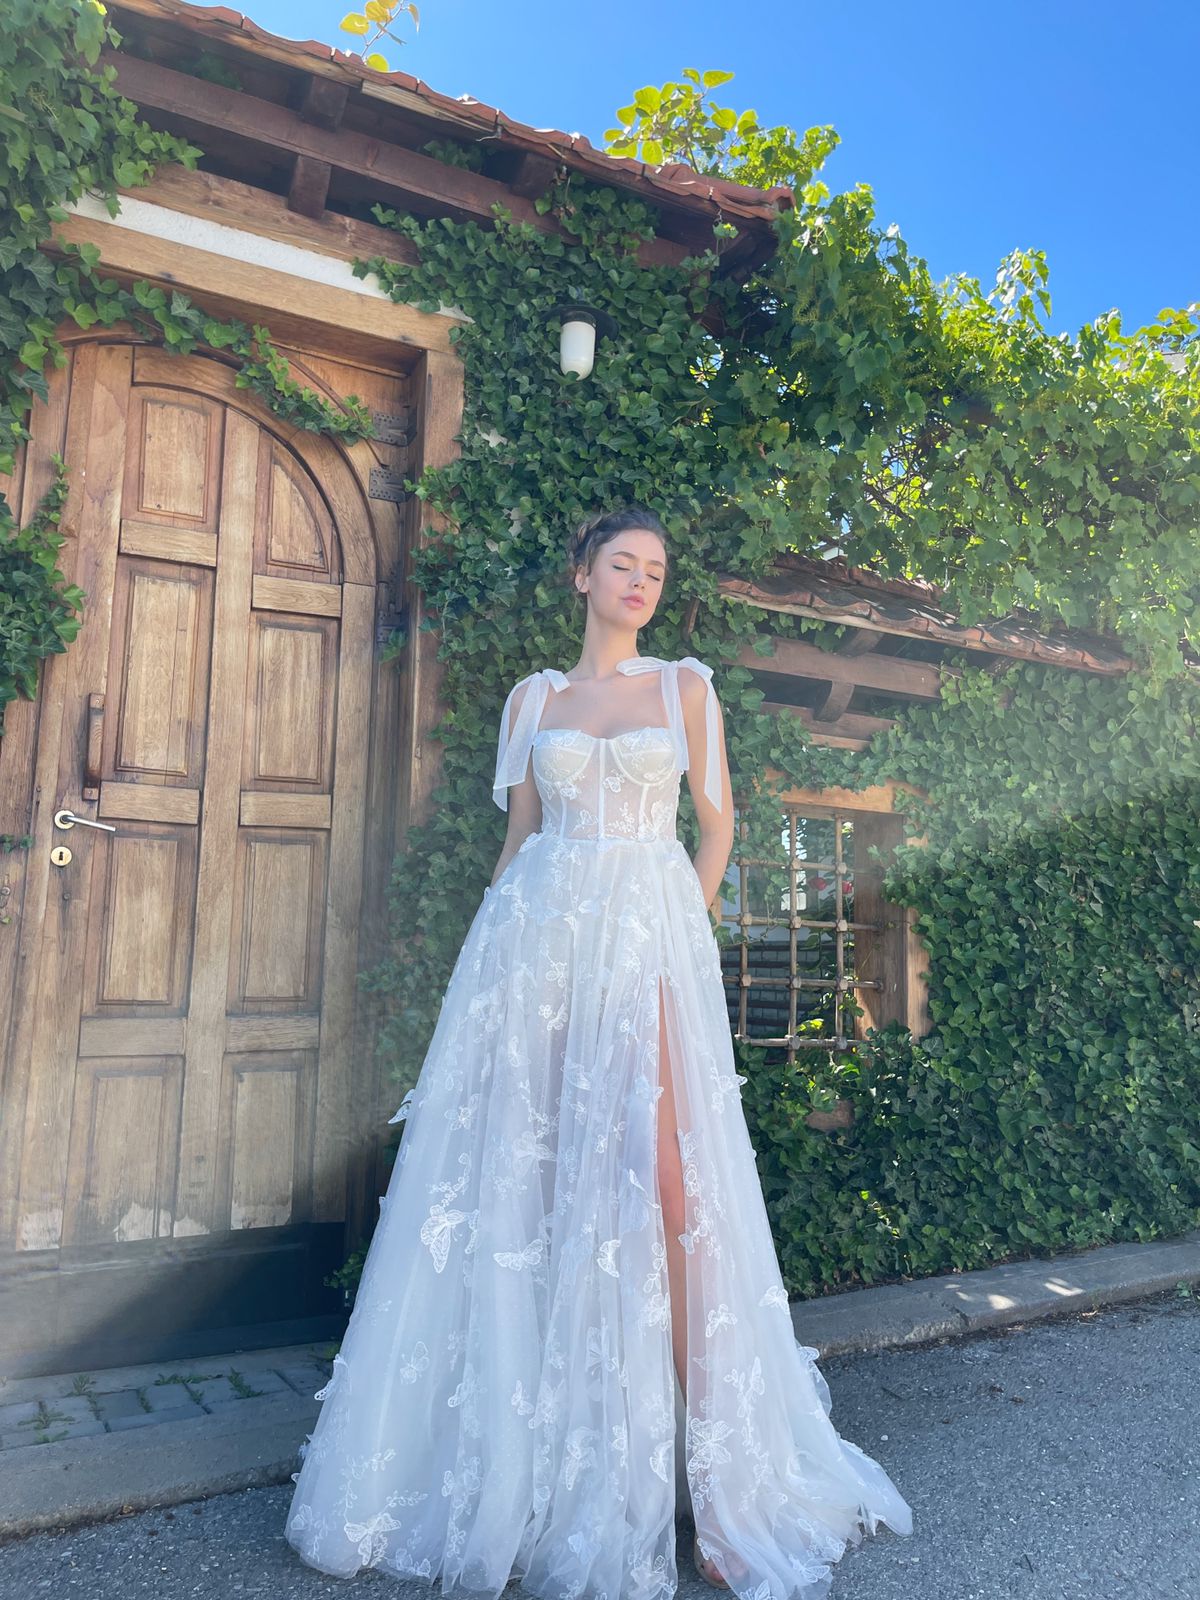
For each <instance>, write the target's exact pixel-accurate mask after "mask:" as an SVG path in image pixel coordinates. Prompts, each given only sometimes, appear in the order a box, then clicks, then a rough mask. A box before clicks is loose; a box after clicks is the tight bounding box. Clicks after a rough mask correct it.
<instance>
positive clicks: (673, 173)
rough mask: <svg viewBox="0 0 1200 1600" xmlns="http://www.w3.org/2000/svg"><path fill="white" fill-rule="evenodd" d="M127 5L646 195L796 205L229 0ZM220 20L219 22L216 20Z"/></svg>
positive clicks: (746, 208)
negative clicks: (595, 137)
mask: <svg viewBox="0 0 1200 1600" xmlns="http://www.w3.org/2000/svg"><path fill="white" fill-rule="evenodd" d="M113 3H114V7H115V9H118V10H119V9H121V0H113ZM129 9H130V10H132V11H136V13H137V14H138V15H139V16H149V17H155V18H161V19H162V20H163V21H174V22H177V23H179V24H181V25H182V26H184V27H185V28H189V29H194V30H195V31H196V32H199V33H202V34H204V35H206V36H208V37H213V36H214V35H216V34H219V32H220V31H221V30H222V25H223V26H227V27H228V28H229V29H230V30H231V31H234V30H236V31H237V32H238V33H240V34H242V35H244V36H245V37H246V38H247V39H250V40H261V41H262V42H263V43H266V44H270V45H271V46H272V54H274V55H276V56H278V55H279V54H287V55H294V56H295V57H296V64H297V66H300V65H302V62H303V58H304V57H305V56H312V57H316V58H317V59H319V60H321V61H323V62H325V63H327V64H330V65H333V66H335V67H337V68H338V69H339V70H340V71H341V72H344V73H345V74H346V76H347V77H349V78H351V79H353V80H354V81H355V82H356V83H361V82H363V81H365V80H369V81H370V82H371V83H372V84H379V83H391V84H395V85H396V87H397V88H399V89H405V90H407V91H408V92H409V93H411V94H413V95H416V96H417V97H418V98H419V99H421V100H424V101H426V102H427V103H428V105H429V107H430V110H431V112H432V113H436V114H437V115H439V116H442V117H444V116H451V117H453V118H455V119H456V120H457V121H458V122H459V123H461V124H463V125H464V127H465V128H468V129H469V128H472V127H475V128H480V129H483V130H486V132H487V133H488V134H489V135H493V136H494V135H495V134H497V133H499V135H500V138H499V141H498V142H499V143H501V144H506V145H508V146H509V147H511V148H519V149H525V150H530V151H533V152H535V153H537V154H540V155H545V156H556V157H558V158H560V159H562V160H565V161H566V162H567V163H568V164H569V165H570V166H572V167H574V168H575V169H576V170H579V171H583V172H584V173H585V174H587V175H589V176H592V177H595V178H597V179H598V180H599V181H602V182H606V183H610V184H611V183H615V184H618V185H619V186H620V187H622V188H632V189H637V190H643V191H646V192H647V198H650V199H659V200H662V201H663V202H665V203H673V204H675V205H677V206H683V207H686V208H688V209H692V210H699V211H706V212H709V213H711V214H712V215H714V216H720V217H724V218H727V219H730V220H732V219H735V218H737V219H740V220H742V221H748V222H760V223H763V224H769V223H770V222H771V220H772V218H773V217H774V216H775V215H776V214H777V212H779V211H786V210H790V209H791V208H792V207H793V206H794V205H795V196H794V195H793V193H792V191H791V189H790V188H788V187H787V185H786V184H777V185H775V186H774V187H773V188H771V189H753V188H749V187H748V186H746V185H744V184H740V183H733V182H731V181H730V180H729V179H727V178H718V177H709V176H706V175H705V174H703V173H699V172H696V171H694V170H693V169H692V168H691V167H688V166H685V165H684V164H683V163H682V162H679V161H668V162H664V163H663V164H662V165H661V166H652V165H650V164H649V163H647V162H645V161H638V160H635V159H632V158H630V157H626V156H610V155H607V154H605V152H604V151H603V150H599V149H597V148H596V146H595V145H593V144H592V143H591V141H590V140H588V139H585V138H584V136H583V135H582V134H581V133H566V132H564V131H563V130H562V129H561V128H535V127H532V126H531V125H530V124H529V123H526V122H518V121H516V120H515V119H514V118H512V117H509V116H507V115H506V114H505V113H504V112H503V111H501V110H500V109H499V108H498V107H496V106H490V105H488V104H486V103H485V102H484V101H482V100H476V99H475V98H474V97H473V96H472V95H465V94H464V95H458V96H454V95H447V94H440V93H439V92H438V91H437V90H436V89H432V88H430V86H429V85H428V84H427V83H424V82H423V81H422V80H421V79H420V78H415V77H413V76H412V74H411V73H408V72H377V71H376V70H375V69H374V68H372V67H368V66H366V65H365V63H364V62H363V61H362V59H361V57H359V56H357V55H355V54H353V52H351V51H346V50H337V49H335V48H334V47H333V46H332V45H328V44H322V43H321V42H320V41H319V40H316V39H288V38H285V37H284V36H282V35H280V34H276V33H269V32H268V31H267V30H266V29H265V28H262V27H260V26H259V25H258V23H257V22H254V21H253V20H252V19H251V18H250V17H247V16H245V15H244V14H243V13H241V12H238V11H231V10H229V9H228V7H226V6H198V5H191V4H189V3H188V0H136V4H132V3H131V4H130V6H129ZM214 24H216V25H217V26H214Z"/></svg>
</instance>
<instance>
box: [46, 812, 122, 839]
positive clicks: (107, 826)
mask: <svg viewBox="0 0 1200 1600" xmlns="http://www.w3.org/2000/svg"><path fill="white" fill-rule="evenodd" d="M77 822H80V823H82V824H83V826H84V827H85V828H103V829H104V831H105V832H106V833H116V831H117V830H116V828H115V827H114V826H113V824H112V823H111V822H93V821H92V819H91V818H90V817H77V816H76V815H75V813H74V812H73V811H69V810H67V808H66V807H65V806H64V807H63V809H62V810H61V811H56V812H55V813H54V826H55V827H56V828H73V827H74V826H75V824H76V823H77Z"/></svg>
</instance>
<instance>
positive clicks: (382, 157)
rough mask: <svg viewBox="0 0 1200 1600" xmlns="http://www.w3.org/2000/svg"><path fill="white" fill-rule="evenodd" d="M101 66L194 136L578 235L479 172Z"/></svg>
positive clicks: (440, 211) (434, 204)
mask: <svg viewBox="0 0 1200 1600" xmlns="http://www.w3.org/2000/svg"><path fill="white" fill-rule="evenodd" d="M100 61H101V65H102V66H112V67H113V68H115V70H116V74H117V76H116V79H115V82H114V84H113V87H114V88H115V89H116V90H117V91H118V93H120V94H123V95H126V96H127V97H128V98H129V99H130V100H132V101H133V102H134V103H135V104H136V105H138V106H140V107H143V108H150V109H153V110H156V111H159V112H162V113H165V114H166V115H167V117H168V118H169V119H170V121H171V122H172V123H175V124H182V125H183V126H184V127H186V128H187V129H188V130H189V137H192V136H193V133H194V137H195V138H196V139H199V140H200V141H203V137H204V130H205V129H206V128H218V129H221V130H223V131H225V132H226V133H229V134H233V135H234V136H235V137H236V138H238V139H240V140H242V141H243V142H244V144H245V145H247V146H248V147H253V148H256V149H260V150H264V149H265V150H270V151H286V152H287V154H288V155H289V156H297V155H305V156H309V157H311V158H312V159H313V160H314V161H327V162H328V163H329V165H330V166H331V167H332V168H333V170H334V171H335V172H342V173H346V174H349V175H350V176H352V177H353V178H355V179H358V180H359V181H362V182H368V183H369V184H370V186H371V188H372V190H373V191H374V192H377V193H378V194H379V197H380V199H393V200H396V201H399V202H400V203H401V204H402V205H404V206H405V207H407V208H408V209H410V210H412V211H413V212H414V213H416V214H418V215H425V216H449V217H454V218H456V219H458V220H459V221H474V222H488V223H491V222H492V221H493V220H494V219H493V214H492V207H493V206H494V205H502V206H504V207H505V208H506V209H507V210H508V211H509V212H510V213H511V215H512V218H513V220H514V221H515V222H525V223H528V224H529V225H530V226H531V227H534V228H536V229H537V230H538V231H539V232H540V233H548V234H561V235H563V236H565V237H567V238H570V239H574V238H575V235H574V234H571V233H570V232H569V230H567V229H566V228H564V227H563V226H562V225H561V224H560V223H559V221H558V219H557V218H556V217H554V216H553V215H552V214H551V213H550V212H546V213H545V214H544V215H543V214H542V213H541V212H539V211H538V210H537V209H536V207H535V206H534V204H533V201H532V200H529V199H527V198H525V197H524V196H523V195H519V194H514V193H513V191H512V190H511V189H510V188H508V187H507V186H506V185H505V184H503V183H498V182H497V181H496V180H495V179H493V178H485V177H483V176H482V175H481V174H480V173H477V172H468V171H466V170H465V169H464V168H461V167H452V166H447V165H446V164H445V163H444V162H441V161H435V160H434V159H433V158H432V157H431V156H424V155H421V154H420V153H419V152H418V151H415V150H407V149H405V148H404V147H403V146H401V145H394V144H387V143H385V142H384V141H382V140H379V139H374V138H371V137H370V135H368V134H365V133H357V132H354V131H353V130H351V129H348V128H342V129H340V130H338V131H337V132H331V131H330V130H328V129H326V128H318V127H314V126H313V125H312V124H311V123H307V122H305V120H304V119H303V117H301V116H300V115H299V114H298V113H297V112H295V111H290V110H288V108H287V107H286V106H280V105H276V104H275V103H274V102H273V101H270V100H262V99H259V98H257V97H256V96H254V95H249V94H242V93H241V92H240V91H238V90H237V89H227V88H225V87H224V85H222V84H218V83H210V82H208V81H207V80H205V79H201V78H194V77H192V76H191V75H190V74H189V73H186V72H176V71H174V70H173V69H172V68H170V67H164V66H160V65H158V64H157V63H155V62H152V61H142V60H140V59H139V58H138V57H136V56H130V55H126V54H123V53H122V52H121V51H116V50H105V51H102V52H101V58H100ZM687 253H688V252H687V247H686V246H683V245H679V244H675V243H673V242H672V241H670V240H667V239H661V238H659V239H651V240H646V241H643V242H642V243H641V244H640V245H639V246H638V249H637V251H636V257H637V260H638V263H639V265H642V266H655V265H664V266H676V265H678V263H679V262H680V261H681V260H682V259H683V258H684V256H685V255H686V254H687Z"/></svg>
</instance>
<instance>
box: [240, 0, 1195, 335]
mask: <svg viewBox="0 0 1200 1600" xmlns="http://www.w3.org/2000/svg"><path fill="white" fill-rule="evenodd" d="M229 3H230V4H231V5H232V6H233V8H234V9H241V7H242V6H243V5H246V4H247V3H248V4H249V6H250V9H249V10H248V11H247V13H246V14H247V15H248V16H250V17H251V18H253V20H254V21H255V22H257V23H259V24H260V25H261V26H262V27H264V28H268V29H269V30H270V31H271V32H272V33H278V34H282V35H284V36H285V37H288V38H295V39H302V38H313V39H320V40H323V41H324V42H326V43H329V44H335V45H337V46H338V47H339V48H342V49H356V48H358V47H359V44H360V41H356V40H355V39H354V38H352V36H351V35H349V34H345V33H341V32H340V31H339V28H338V24H339V22H340V21H341V19H342V17H343V16H344V15H345V13H346V11H347V10H351V9H356V6H357V0H345V3H342V0H286V3H285V0H229ZM418 3H419V5H420V15H421V25H420V28H419V29H416V30H414V28H413V26H412V22H411V19H410V18H408V17H407V16H403V17H401V19H400V20H399V23H398V26H397V30H396V31H397V32H398V33H399V34H400V36H401V37H402V38H404V39H405V40H406V41H407V42H406V43H405V44H404V45H403V46H398V45H389V46H388V47H387V49H386V51H385V53H386V54H387V55H388V58H389V60H390V61H391V63H392V64H393V66H395V67H399V68H402V69H403V70H404V71H406V72H411V73H413V74H414V75H415V76H417V77H419V78H421V79H423V80H424V81H425V82H426V83H428V84H429V85H430V86H431V87H432V88H434V89H437V90H439V91H441V92H442V93H444V94H450V95H458V94H463V93H466V94H471V95H473V96H475V98H476V99H479V100H482V101H484V102H486V103H487V104H489V105H494V106H498V107H499V108H500V109H501V110H502V111H504V112H505V113H507V114H508V115H509V116H511V117H512V118H514V119H515V120H517V121H520V122H527V123H530V124H532V125H533V126H535V127H554V128H563V129H566V130H567V131H577V132H579V133H582V134H584V135H586V137H587V138H589V139H591V140H592V142H593V143H594V144H597V145H602V144H603V135H604V130H605V129H606V128H608V127H611V126H613V124H614V122H615V117H614V112H615V110H616V107H617V106H618V105H623V104H627V103H628V102H629V100H630V99H631V97H632V94H633V91H634V90H635V89H637V88H640V87H641V86H642V85H643V84H647V83H652V84H656V85H658V84H662V83H664V82H666V81H668V80H670V79H677V78H678V77H679V75H680V72H681V70H682V69H683V68H684V67H696V68H697V69H699V70H701V71H704V70H707V69H710V68H721V69H723V70H726V71H732V72H733V73H735V74H736V76H735V77H734V78H733V79H732V80H731V81H730V82H729V83H727V84H725V85H723V86H722V87H721V88H720V89H719V90H717V91H716V94H717V99H718V103H719V104H722V105H729V106H732V107H733V108H734V109H735V110H738V111H741V110H743V109H745V108H747V107H753V109H754V110H755V111H756V112H757V113H758V117H759V121H760V122H761V123H763V124H764V125H771V124H775V123H781V122H782V123H788V124H790V125H791V126H793V127H795V128H798V129H804V128H807V127H811V126H813V125H815V124H824V123H831V124H832V125H833V126H834V127H835V128H836V129H837V131H838V133H839V134H840V135H841V140H842V142H841V145H840V147H839V148H838V150H837V151H836V152H835V154H834V155H833V156H832V157H831V159H830V161H829V163H828V164H827V166H826V169H825V172H826V180H827V181H828V182H829V183H830V185H831V186H832V187H834V188H839V189H840V188H845V187H848V186H849V185H851V184H853V183H857V182H860V181H865V182H867V183H869V184H870V185H871V187H872V189H873V190H874V192H875V197H876V202H877V208H878V217H879V220H880V222H881V223H882V224H884V225H886V224H887V223H889V222H896V223H898V224H899V227H900V231H901V233H902V234H903V236H904V238H905V239H906V240H907V242H908V245H909V247H910V249H911V250H914V251H915V252H917V253H918V254H920V255H923V256H924V257H925V259H926V260H927V261H928V262H929V265H930V268H931V270H932V271H933V273H934V275H935V277H942V276H944V275H946V274H948V273H950V272H959V271H961V272H967V273H970V274H972V275H974V276H977V277H979V278H980V279H981V280H982V281H983V282H984V283H985V285H986V284H988V283H990V282H991V280H992V279H993V277H994V275H995V270H996V266H997V264H998V263H999V261H1000V260H1001V258H1002V257H1003V256H1004V255H1005V254H1006V253H1007V252H1008V251H1009V250H1011V249H1014V248H1017V247H1022V248H1026V249H1042V250H1044V251H1045V252H1046V255H1047V258H1048V261H1049V265H1050V291H1051V295H1052V297H1053V307H1052V314H1051V317H1050V326H1051V328H1052V329H1054V330H1055V331H1057V330H1060V329H1068V330H1070V331H1071V332H1074V331H1075V330H1076V329H1077V328H1078V327H1079V325H1080V324H1081V323H1084V322H1088V321H1091V319H1092V318H1093V317H1096V316H1098V315H1099V314H1101V313H1102V312H1104V311H1107V310H1109V309H1110V308H1111V307H1114V306H1115V307H1116V308H1117V309H1118V310H1119V311H1120V312H1121V315H1122V321H1123V324H1124V326H1125V328H1126V329H1127V330H1131V329H1133V328H1135V327H1137V326H1140V325H1141V324H1142V323H1145V322H1149V321H1152V320H1153V319H1154V318H1155V317H1156V316H1157V315H1158V312H1159V310H1160V309H1161V308H1162V307H1163V306H1185V305H1187V304H1188V303H1189V302H1191V301H1195V300H1200V184H1198V183H1197V172H1198V171H1200V120H1198V119H1197V117H1196V114H1195V109H1194V93H1193V95H1192V96H1190V97H1189V95H1188V93H1187V90H1188V87H1189V84H1188V79H1189V76H1190V77H1191V79H1192V85H1191V87H1192V88H1193V91H1194V84H1195V75H1196V62H1197V61H1198V60H1200V37H1198V34H1200V29H1198V28H1197V23H1196V16H1197V13H1196V10H1195V6H1194V4H1192V5H1186V6H1185V5H1184V4H1183V3H1178V0H1169V3H1155V0H1140V3H1135V0H1092V3H1091V4H1086V5H1085V4H1082V3H1076V0H1070V3H1066V0H1042V3H1041V4H1038V5H1033V4H1028V3H1024V0H1013V3H1009V4H1007V5H1004V6H999V5H990V6H979V5H963V4H958V5H938V6H932V5H928V4H920V3H917V4H909V5H906V6H897V5H886V6H885V5H883V4H876V3H874V0H859V3H857V4H854V5H838V4H836V3H833V4H829V3H827V4H825V5H822V6H819V7H818V6H812V5H809V4H807V3H806V0H743V3H742V4H740V5H735V6H730V5H727V4H721V5H718V4H716V3H715V0H693V3H692V4H691V5H689V6H686V7H681V6H670V7H668V6H656V5H653V4H641V5H631V4H628V3H626V0H609V3H608V4H607V5H604V6H601V7H597V8H596V9H595V10H594V11H593V10H590V9H587V10H585V9H583V8H580V9H579V10H575V11H573V10H572V9H571V8H569V7H566V6H563V5H549V4H547V3H545V0H522V3H520V4H517V5H504V4H496V3H495V0H493V3H491V4H483V3H481V0H418ZM385 43H386V41H385ZM1189 99H1191V101H1192V104H1190V105H1189Z"/></svg>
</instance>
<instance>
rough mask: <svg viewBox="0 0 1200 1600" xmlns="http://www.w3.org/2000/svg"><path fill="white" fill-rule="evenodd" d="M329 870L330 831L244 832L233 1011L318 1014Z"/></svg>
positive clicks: (230, 1003)
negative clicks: (320, 832)
mask: <svg viewBox="0 0 1200 1600" xmlns="http://www.w3.org/2000/svg"><path fill="white" fill-rule="evenodd" d="M327 876H328V836H327V835H324V834H307V835H306V834H303V833H301V834H296V833H289V834H285V835H279V836H276V835H274V834H262V833H259V832H257V831H253V830H250V829H243V830H242V833H241V837H240V838H239V840H238V851H237V864H236V868H235V894H234V901H233V938H232V939H231V940H230V960H229V997H228V1009H229V1011H230V1013H231V1014H245V1013H247V1012H254V1013H257V1014H260V1015H261V1014H263V1013H272V1014H278V1013H280V1012H293V1011H311V1012H314V1013H315V1012H316V1010H317V1008H318V1006H319V1005H320V1001H321V971H322V960H321V956H322V948H323V943H324V937H323V936H324V924H325V894H326V880H327Z"/></svg>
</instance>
